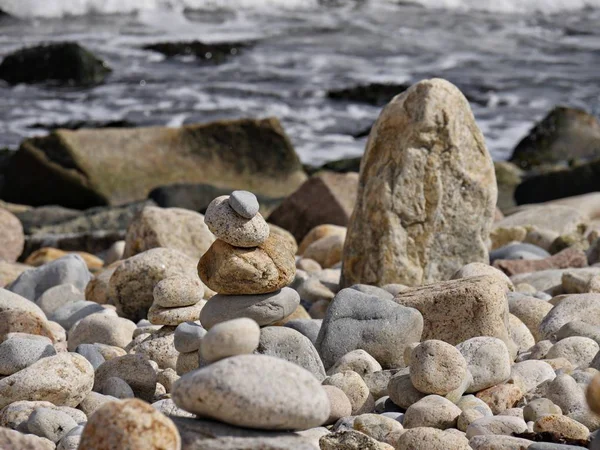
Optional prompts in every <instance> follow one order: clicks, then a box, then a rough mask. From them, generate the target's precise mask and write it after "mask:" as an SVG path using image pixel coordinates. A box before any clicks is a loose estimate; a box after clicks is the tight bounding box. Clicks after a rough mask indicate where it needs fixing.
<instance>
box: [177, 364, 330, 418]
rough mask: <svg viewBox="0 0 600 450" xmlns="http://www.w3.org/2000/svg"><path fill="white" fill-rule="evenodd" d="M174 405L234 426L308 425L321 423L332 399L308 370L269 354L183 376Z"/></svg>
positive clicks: (213, 366) (326, 415) (178, 382)
mask: <svg viewBox="0 0 600 450" xmlns="http://www.w3.org/2000/svg"><path fill="white" fill-rule="evenodd" d="M172 396H173V397H172V398H173V401H174V402H175V404H176V405H177V406H178V407H180V408H182V409H184V410H186V411H188V412H191V413H194V414H198V415H201V416H206V417H210V418H213V419H216V420H219V421H221V422H225V423H228V424H231V425H236V426H242V427H247V428H258V429H265V430H305V429H308V428H312V427H317V426H320V425H322V424H323V423H324V422H325V421H326V420H327V418H328V417H329V413H330V406H329V398H328V396H327V393H326V392H325V390H324V389H323V388H322V387H321V385H320V384H319V382H318V381H317V380H316V379H315V378H314V376H313V375H312V374H311V373H310V372H308V371H307V370H305V369H303V368H301V367H299V366H297V365H295V364H292V363H290V362H287V361H283V360H281V359H278V358H273V357H270V356H265V355H240V356H234V357H231V358H226V359H223V360H221V361H218V362H216V363H213V364H211V365H210V366H207V367H205V368H203V369H200V370H195V371H193V372H190V373H188V374H186V375H184V376H182V377H181V378H180V379H179V380H178V381H177V382H176V383H175V385H174V386H173V393H172Z"/></svg>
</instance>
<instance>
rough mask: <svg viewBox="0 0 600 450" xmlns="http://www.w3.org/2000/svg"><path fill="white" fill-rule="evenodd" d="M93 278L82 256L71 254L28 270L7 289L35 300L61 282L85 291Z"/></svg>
mask: <svg viewBox="0 0 600 450" xmlns="http://www.w3.org/2000/svg"><path fill="white" fill-rule="evenodd" d="M91 278H92V275H91V274H90V272H89V271H88V268H87V265H86V264H85V261H84V260H83V259H82V258H81V256H79V255H73V254H71V255H67V256H63V257H62V258H59V259H57V260H55V261H52V262H50V263H48V264H45V265H43V266H41V267H38V268H36V269H31V270H26V271H25V272H23V273H22V274H21V275H20V276H19V278H17V279H16V280H15V281H14V282H13V283H11V284H10V285H9V286H7V289H8V290H10V291H12V292H14V293H15V294H19V295H21V296H22V297H25V298H26V299H28V300H31V301H35V300H37V298H38V297H39V296H40V295H42V294H43V293H44V292H46V291H47V290H48V289H50V288H52V287H54V286H58V285H59V284H72V285H73V286H75V287H76V288H77V289H79V290H80V291H83V290H85V287H86V285H87V284H88V282H89V281H90V279H91Z"/></svg>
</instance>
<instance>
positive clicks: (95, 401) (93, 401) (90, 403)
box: [78, 391, 118, 417]
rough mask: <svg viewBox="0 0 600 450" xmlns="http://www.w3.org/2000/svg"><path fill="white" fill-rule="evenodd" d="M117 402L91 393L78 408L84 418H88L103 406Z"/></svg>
mask: <svg viewBox="0 0 600 450" xmlns="http://www.w3.org/2000/svg"><path fill="white" fill-rule="evenodd" d="M117 400H118V399H117V398H114V397H110V396H108V395H104V394H100V393H98V392H94V391H92V392H90V393H89V394H88V395H86V397H85V398H84V399H83V400H82V401H81V403H80V404H79V406H78V408H80V409H81V410H82V411H83V412H84V413H85V414H86V416H88V417H90V416H91V415H92V414H94V412H95V411H96V410H97V409H98V408H100V407H101V406H102V405H103V404H105V403H107V402H114V401H117Z"/></svg>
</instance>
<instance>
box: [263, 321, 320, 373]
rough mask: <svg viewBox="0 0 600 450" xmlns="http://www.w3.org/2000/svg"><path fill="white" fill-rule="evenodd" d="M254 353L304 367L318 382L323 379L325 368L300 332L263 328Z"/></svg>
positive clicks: (280, 328) (284, 328)
mask: <svg viewBox="0 0 600 450" xmlns="http://www.w3.org/2000/svg"><path fill="white" fill-rule="evenodd" d="M255 353H257V354H261V355H269V356H274V357H276V358H281V359H285V360H286V361H289V362H291V363H294V364H297V365H299V366H300V367H304V368H305V369H306V370H308V371H309V372H310V373H312V374H313V375H314V376H315V378H316V379H317V380H319V381H323V380H324V379H325V368H324V367H323V363H322V362H321V358H320V357H319V353H318V352H317V349H316V348H315V346H314V345H313V344H312V342H310V339H308V338H307V337H306V336H304V335H302V334H301V333H300V332H298V331H296V330H294V329H292V328H286V327H265V328H262V329H261V330H260V340H259V343H258V348H257V349H256V351H255Z"/></svg>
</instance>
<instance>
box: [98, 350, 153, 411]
mask: <svg viewBox="0 0 600 450" xmlns="http://www.w3.org/2000/svg"><path fill="white" fill-rule="evenodd" d="M111 377H118V378H121V379H123V380H124V381H125V382H126V383H127V384H128V385H129V386H130V387H131V389H132V390H133V392H134V393H135V396H136V397H139V398H141V399H142V400H145V401H147V402H151V401H152V399H153V398H154V391H155V390H156V380H157V375H156V371H155V369H154V367H152V364H150V362H149V360H148V358H147V357H146V356H144V355H125V356H118V357H116V358H113V359H110V360H108V361H106V362H105V363H104V364H102V365H101V366H100V367H98V369H97V370H96V376H95V378H94V391H96V392H98V391H100V390H102V388H103V387H104V383H105V382H106V380H108V379H109V378H111Z"/></svg>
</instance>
